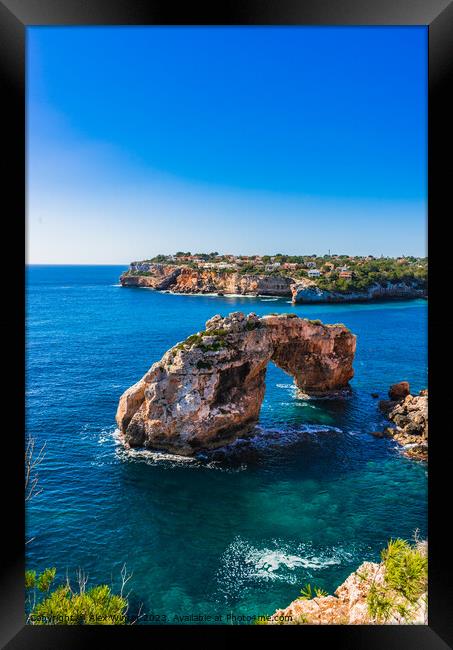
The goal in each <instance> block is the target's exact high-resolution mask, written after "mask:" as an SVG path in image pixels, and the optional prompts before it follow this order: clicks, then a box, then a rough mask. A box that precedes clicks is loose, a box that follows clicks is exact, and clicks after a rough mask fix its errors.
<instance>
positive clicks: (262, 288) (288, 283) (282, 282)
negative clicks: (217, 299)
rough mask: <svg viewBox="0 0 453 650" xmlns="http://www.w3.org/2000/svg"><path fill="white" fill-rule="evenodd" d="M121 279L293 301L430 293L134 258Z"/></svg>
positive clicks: (175, 289) (410, 286) (401, 285)
mask: <svg viewBox="0 0 453 650" xmlns="http://www.w3.org/2000/svg"><path fill="white" fill-rule="evenodd" d="M120 282H121V284H122V286H124V287H149V288H151V289H156V290H158V291H169V292H171V293H187V294H197V293H217V294H220V295H222V294H238V295H251V296H282V297H291V298H292V302H293V303H314V302H359V301H370V300H382V299H385V298H390V299H391V298H420V297H424V296H425V295H426V290H425V289H423V288H420V286H419V285H417V284H416V283H410V282H398V283H388V284H386V285H383V284H374V285H372V286H371V287H369V288H368V289H367V290H364V291H353V292H348V293H345V292H343V293H340V292H334V291H326V290H324V289H321V288H320V287H318V285H317V284H316V282H315V281H313V280H310V279H308V278H307V279H302V280H301V279H298V280H296V279H294V278H291V277H289V276H287V275H283V274H282V275H280V274H272V275H270V274H261V275H260V274H257V273H249V274H244V273H239V272H238V271H234V270H231V269H230V270H220V269H196V268H191V267H189V266H184V265H176V264H173V265H172V264H160V263H151V262H140V263H138V262H133V263H132V264H131V265H130V267H129V270H128V271H127V272H126V273H123V275H122V276H121V277H120Z"/></svg>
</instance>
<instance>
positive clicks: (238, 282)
mask: <svg viewBox="0 0 453 650" xmlns="http://www.w3.org/2000/svg"><path fill="white" fill-rule="evenodd" d="M146 269H147V270H146V271H142V270H140V269H136V268H135V267H134V269H133V271H132V273H124V274H123V275H122V276H121V278H120V282H121V284H122V285H123V286H125V287H134V286H135V287H150V288H152V289H157V290H168V291H171V292H172V293H188V294H193V293H220V294H222V293H224V294H240V295H254V296H288V297H290V296H291V288H290V287H291V285H292V283H293V280H292V279H291V278H287V277H283V276H272V275H245V274H242V273H237V272H233V273H232V272H228V271H218V270H197V269H191V268H189V267H185V266H179V267H177V266H169V265H164V264H148V265H147V267H146Z"/></svg>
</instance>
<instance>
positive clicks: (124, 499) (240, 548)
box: [26, 266, 427, 623]
mask: <svg viewBox="0 0 453 650" xmlns="http://www.w3.org/2000/svg"><path fill="white" fill-rule="evenodd" d="M124 268H125V267H117V266H109V267H107V266H66V267H65V266H31V267H28V270H27V340H26V349H27V355H26V370H27V382H26V426H27V432H28V433H29V434H30V435H32V436H34V437H35V438H36V440H37V446H38V447H39V446H40V445H41V443H43V442H46V456H45V459H44V462H43V463H42V465H41V466H40V471H39V475H40V479H39V480H40V486H41V488H42V492H41V494H39V495H38V496H37V497H36V498H35V499H33V500H32V501H31V502H30V503H29V505H28V507H27V539H32V541H31V542H30V543H28V544H27V546H26V555H27V567H28V568H33V569H38V570H39V569H43V568H45V567H48V566H55V567H57V570H58V576H59V577H60V578H62V579H64V576H65V575H66V572H68V573H69V575H70V576H75V573H76V571H77V569H79V568H81V569H83V570H84V571H85V572H86V573H87V574H88V576H89V583H92V584H96V583H109V584H112V585H113V586H114V587H117V586H118V585H119V583H120V570H121V567H122V566H123V564H124V563H126V566H127V570H128V571H129V572H132V573H133V575H132V578H131V580H130V581H129V583H128V589H130V590H131V594H130V602H131V611H133V610H134V608H136V607H137V606H138V604H139V603H143V611H144V612H147V613H148V614H149V616H148V619H147V620H146V622H150V623H153V622H154V623H161V622H170V623H174V622H175V619H174V617H175V615H177V616H187V617H190V616H197V615H201V616H206V615H212V616H214V615H222V616H223V619H222V622H230V620H231V619H227V616H230V617H231V616H233V617H234V616H235V617H246V616H253V615H260V614H264V613H267V614H270V613H272V612H273V611H274V610H275V609H276V608H277V607H284V606H286V605H288V604H289V602H290V601H291V600H293V599H294V598H296V597H297V595H298V593H299V591H300V588H301V587H302V586H304V585H305V583H307V582H310V583H311V584H312V585H318V586H320V587H322V588H324V589H326V590H327V591H329V592H331V591H333V590H334V589H335V588H336V587H337V586H338V585H339V584H340V583H341V582H342V581H343V580H344V579H345V578H346V577H347V575H348V574H349V573H350V572H351V571H353V570H354V569H355V568H357V566H358V565H359V564H360V563H361V562H362V561H364V560H377V559H378V557H379V551H380V549H381V548H382V547H383V546H384V545H385V544H386V542H387V540H388V539H389V538H390V537H396V536H402V537H405V538H410V537H411V536H412V534H413V531H414V530H415V529H419V530H420V534H421V536H424V535H426V534H427V468H426V465H424V464H422V463H419V462H416V461H413V460H408V459H406V458H404V457H403V456H402V455H401V453H400V452H399V450H398V449H397V448H396V447H395V444H394V443H393V442H391V441H388V440H380V439H376V438H374V437H373V436H371V435H369V432H370V431H373V430H376V429H378V428H380V427H382V426H383V423H384V421H383V419H382V416H381V415H380V413H379V411H378V407H377V401H378V400H376V399H373V398H372V397H371V393H372V392H378V393H379V394H380V396H381V397H382V398H384V397H385V396H386V392H387V389H388V386H389V385H390V384H391V383H394V382H396V381H400V380H408V381H409V382H410V383H411V387H412V390H413V391H418V390H420V389H421V388H424V387H426V384H427V342H426V333H427V304H426V302H425V301H422V300H414V301H408V302H389V303H375V304H354V305H312V306H304V305H298V306H293V305H291V304H289V302H288V300H287V299H269V298H261V299H260V298H227V297H214V296H178V295H171V294H164V293H157V292H154V291H152V290H148V289H135V288H134V289H131V288H122V287H120V286H119V284H118V278H119V275H120V274H121V272H122V271H123V270H124ZM238 310H242V311H244V312H246V313H248V312H251V311H254V312H256V313H258V314H266V313H269V312H288V311H291V312H295V313H297V314H298V315H300V316H306V317H308V318H320V319H321V320H323V321H324V322H327V323H337V322H343V323H345V324H346V325H347V326H348V327H350V328H351V329H352V331H353V332H354V333H355V334H357V354H356V358H355V362H354V368H355V377H354V379H353V381H352V388H353V391H352V395H351V397H350V398H349V399H346V400H343V401H340V400H302V399H298V398H297V397H296V395H295V392H294V389H293V385H292V380H291V378H290V377H288V376H287V375H285V374H284V373H283V371H281V370H279V369H278V368H276V367H275V366H272V365H271V366H270V367H269V368H268V372H267V380H266V386H267V388H266V397H265V402H264V404H263V408H262V412H261V420H260V423H259V424H260V428H259V430H258V431H257V435H256V436H255V437H254V438H253V439H251V440H249V441H243V442H239V443H236V444H235V445H233V446H232V447H231V448H229V449H226V450H224V452H222V453H217V454H215V455H214V457H210V458H206V459H201V460H197V461H187V460H178V459H177V458H174V457H171V456H170V457H165V456H158V455H153V454H151V453H150V452H140V451H134V452H129V453H128V452H126V451H125V450H124V449H123V448H122V447H121V445H119V444H118V441H117V439H116V435H115V420H114V416H115V411H116V408H117V404H118V399H119V397H120V395H121V393H122V392H123V391H124V390H125V389H126V388H128V387H129V386H130V385H131V384H133V383H135V382H136V381H137V380H138V379H140V378H141V376H142V375H143V374H144V372H145V371H146V370H147V369H148V368H149V367H150V366H151V364H152V363H153V362H154V361H156V360H158V359H159V358H160V356H161V355H162V354H163V353H164V352H165V351H166V350H167V349H168V348H169V347H170V346H172V345H173V344H174V343H176V342H177V341H181V340H182V339H184V338H185V337H186V336H188V335H189V334H191V333H193V332H196V331H198V330H200V329H203V326H204V323H205V321H206V320H207V319H208V318H210V317H211V316H213V315H214V314H217V313H220V314H222V315H225V314H227V313H229V312H231V311H238ZM238 620H240V619H238ZM142 622H145V619H144V620H143V621H142Z"/></svg>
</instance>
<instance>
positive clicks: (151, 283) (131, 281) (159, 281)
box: [120, 264, 181, 291]
mask: <svg viewBox="0 0 453 650" xmlns="http://www.w3.org/2000/svg"><path fill="white" fill-rule="evenodd" d="M142 266H143V265H142ZM130 268H131V271H133V272H134V273H147V274H149V275H129V274H128V273H123V275H122V276H121V277H120V282H121V284H122V285H123V287H149V288H151V289H157V290H160V291H162V290H164V289H168V288H169V287H171V286H172V285H173V284H174V283H175V282H176V280H177V278H178V276H179V275H180V273H181V267H179V266H167V265H164V264H147V265H146V268H145V269H143V268H139V269H137V268H136V267H135V266H134V265H132V264H131V267H130Z"/></svg>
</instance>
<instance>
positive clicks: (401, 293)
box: [291, 282, 425, 303]
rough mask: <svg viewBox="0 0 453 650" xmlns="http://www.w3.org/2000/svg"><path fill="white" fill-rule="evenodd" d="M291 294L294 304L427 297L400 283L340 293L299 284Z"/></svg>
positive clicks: (293, 288)
mask: <svg viewBox="0 0 453 650" xmlns="http://www.w3.org/2000/svg"><path fill="white" fill-rule="evenodd" d="M291 294H292V301H293V303H303V302H356V301H357V302H360V301H368V300H379V299H384V298H422V297H424V295H425V291H424V289H420V288H418V287H416V286H415V285H412V284H406V283H404V282H398V283H393V284H389V285H388V286H383V285H380V284H375V285H373V286H371V287H370V288H369V289H367V290H366V291H353V292H350V293H339V292H334V291H325V290H324V289H320V288H319V287H318V286H316V284H313V283H309V282H299V283H294V284H293V285H292V286H291Z"/></svg>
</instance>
